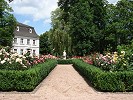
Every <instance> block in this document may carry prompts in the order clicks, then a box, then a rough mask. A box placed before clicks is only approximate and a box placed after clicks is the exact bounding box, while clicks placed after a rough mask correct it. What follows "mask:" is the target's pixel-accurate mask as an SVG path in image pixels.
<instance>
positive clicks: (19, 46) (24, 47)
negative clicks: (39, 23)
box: [12, 36, 39, 56]
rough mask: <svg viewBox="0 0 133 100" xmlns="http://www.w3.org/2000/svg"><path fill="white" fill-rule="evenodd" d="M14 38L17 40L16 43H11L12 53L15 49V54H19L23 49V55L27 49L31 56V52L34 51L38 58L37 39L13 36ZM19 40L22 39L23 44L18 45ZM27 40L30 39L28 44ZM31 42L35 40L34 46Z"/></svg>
mask: <svg viewBox="0 0 133 100" xmlns="http://www.w3.org/2000/svg"><path fill="white" fill-rule="evenodd" d="M14 38H17V43H14V42H13V48H12V49H13V51H14V49H17V53H18V54H20V50H21V49H23V53H26V52H27V49H31V55H33V50H35V51H36V52H35V53H36V56H39V39H37V38H30V37H18V36H15V37H14ZM21 38H22V39H23V44H21V43H20V41H21ZM27 39H30V44H27ZM33 40H35V45H34V44H33Z"/></svg>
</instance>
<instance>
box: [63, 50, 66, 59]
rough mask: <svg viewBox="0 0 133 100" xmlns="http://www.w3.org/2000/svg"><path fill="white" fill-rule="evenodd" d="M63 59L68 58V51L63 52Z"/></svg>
mask: <svg viewBox="0 0 133 100" xmlns="http://www.w3.org/2000/svg"><path fill="white" fill-rule="evenodd" d="M63 59H66V51H65V50H64V52H63Z"/></svg>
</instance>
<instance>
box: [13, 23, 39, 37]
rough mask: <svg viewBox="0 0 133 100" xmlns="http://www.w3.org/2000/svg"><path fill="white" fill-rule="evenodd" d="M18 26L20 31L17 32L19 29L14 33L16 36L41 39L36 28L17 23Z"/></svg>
mask: <svg viewBox="0 0 133 100" xmlns="http://www.w3.org/2000/svg"><path fill="white" fill-rule="evenodd" d="M17 26H19V31H17V29H16V30H15V31H14V35H15V36H23V37H32V38H39V36H38V35H37V33H36V32H35V29H34V27H31V26H28V25H25V24H22V23H17ZM30 29H32V33H30Z"/></svg>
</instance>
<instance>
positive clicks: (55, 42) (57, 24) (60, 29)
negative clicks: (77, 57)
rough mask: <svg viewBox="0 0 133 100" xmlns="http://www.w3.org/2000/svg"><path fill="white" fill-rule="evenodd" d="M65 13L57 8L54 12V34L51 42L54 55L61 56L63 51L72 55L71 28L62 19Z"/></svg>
mask: <svg viewBox="0 0 133 100" xmlns="http://www.w3.org/2000/svg"><path fill="white" fill-rule="evenodd" d="M62 13H63V11H62V10H61V9H59V8H57V9H56V10H55V11H53V12H52V15H51V20H52V23H51V24H52V30H53V31H52V34H51V36H50V40H51V43H52V48H53V50H54V51H53V53H55V54H56V55H57V56H61V55H62V53H63V51H64V50H66V53H67V55H71V37H70V36H69V34H68V30H69V27H68V26H67V25H66V24H65V22H64V20H63V19H61V16H62Z"/></svg>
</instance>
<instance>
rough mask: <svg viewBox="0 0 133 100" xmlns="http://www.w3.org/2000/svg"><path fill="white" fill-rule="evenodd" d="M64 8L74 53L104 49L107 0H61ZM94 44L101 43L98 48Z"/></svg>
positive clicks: (60, 3) (63, 17) (60, 4)
mask: <svg viewBox="0 0 133 100" xmlns="http://www.w3.org/2000/svg"><path fill="white" fill-rule="evenodd" d="M58 5H59V7H60V9H61V10H63V15H62V19H63V20H64V21H65V23H67V24H68V25H69V27H70V30H69V32H68V33H69V34H70V36H71V37H72V48H73V53H74V55H80V56H83V55H86V54H89V52H90V51H93V50H100V51H101V50H102V49H103V48H102V42H101V40H102V39H103V35H102V34H101V33H102V30H103V29H104V27H105V22H104V15H105V7H104V6H105V2H104V1H103V0H102V1H101V0H97V1H92V0H89V1H86V0H78V1H77V0H76V1H73V0H65V1H64V0H59V2H58ZM94 45H99V47H97V48H96V46H95V47H93V46H94Z"/></svg>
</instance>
